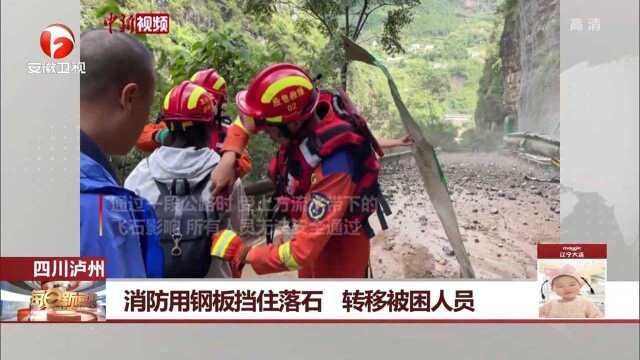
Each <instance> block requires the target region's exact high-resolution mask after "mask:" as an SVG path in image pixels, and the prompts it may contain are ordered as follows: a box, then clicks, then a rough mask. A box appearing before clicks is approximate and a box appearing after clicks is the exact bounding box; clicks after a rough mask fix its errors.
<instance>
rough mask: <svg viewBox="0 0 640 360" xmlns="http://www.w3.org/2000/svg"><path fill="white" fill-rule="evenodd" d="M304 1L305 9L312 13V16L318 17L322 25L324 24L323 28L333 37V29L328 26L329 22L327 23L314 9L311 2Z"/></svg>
mask: <svg viewBox="0 0 640 360" xmlns="http://www.w3.org/2000/svg"><path fill="white" fill-rule="evenodd" d="M305 3H306V4H307V7H306V9H308V10H309V11H310V12H311V13H312V16H313V17H315V18H316V19H318V21H320V22H321V23H322V25H324V27H325V29H327V32H328V33H329V36H330V37H332V38H333V31H332V29H331V27H329V24H327V22H326V20H325V19H324V18H323V17H322V16H320V15H319V14H318V13H317V12H315V11H314V9H313V5H312V4H311V2H309V1H306V2H305Z"/></svg>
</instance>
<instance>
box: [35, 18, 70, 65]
mask: <svg viewBox="0 0 640 360" xmlns="http://www.w3.org/2000/svg"><path fill="white" fill-rule="evenodd" d="M75 42H76V41H75V37H74V36H73V31H71V29H69V28H68V27H67V26H66V25H63V24H51V25H49V26H47V27H46V28H45V29H44V30H42V33H41V34H40V48H41V49H42V51H43V52H44V53H45V54H46V55H47V56H48V57H50V58H52V59H62V58H64V57H66V56H67V55H69V54H71V51H73V47H74V45H75Z"/></svg>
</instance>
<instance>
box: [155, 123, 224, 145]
mask: <svg viewBox="0 0 640 360" xmlns="http://www.w3.org/2000/svg"><path fill="white" fill-rule="evenodd" d="M183 124H184V123H182V122H178V121H176V122H170V123H168V124H167V127H168V128H169V135H167V138H166V139H165V140H164V141H163V144H164V145H166V146H171V147H177V148H186V147H191V146H193V147H195V148H196V149H200V148H205V147H209V141H210V140H211V131H212V130H213V127H214V124H215V123H214V122H213V121H210V122H194V123H193V125H189V126H186V127H183V126H182V125H183Z"/></svg>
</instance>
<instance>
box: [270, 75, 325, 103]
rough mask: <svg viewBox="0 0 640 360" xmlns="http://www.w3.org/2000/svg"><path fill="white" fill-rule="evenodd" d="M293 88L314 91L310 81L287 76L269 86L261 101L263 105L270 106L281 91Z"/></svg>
mask: <svg viewBox="0 0 640 360" xmlns="http://www.w3.org/2000/svg"><path fill="white" fill-rule="evenodd" d="M291 86H302V87H304V88H306V89H308V90H311V89H313V84H311V81H309V80H308V79H305V78H304V77H302V76H287V77H284V78H282V79H280V80H278V81H276V82H274V83H273V84H271V85H269V87H268V88H267V90H266V91H265V92H264V93H263V94H262V97H261V98H260V101H261V102H262V103H263V104H268V103H270V102H271V100H273V98H274V97H276V95H278V93H280V91H282V90H283V89H286V88H288V87H291Z"/></svg>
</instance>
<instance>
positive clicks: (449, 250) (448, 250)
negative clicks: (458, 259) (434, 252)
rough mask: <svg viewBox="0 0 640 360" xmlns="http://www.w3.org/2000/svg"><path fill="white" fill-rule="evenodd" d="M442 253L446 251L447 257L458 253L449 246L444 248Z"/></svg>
mask: <svg viewBox="0 0 640 360" xmlns="http://www.w3.org/2000/svg"><path fill="white" fill-rule="evenodd" d="M442 251H444V254H445V255H447V256H454V255H455V254H456V252H455V251H453V249H452V248H450V247H448V246H443V247H442Z"/></svg>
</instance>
